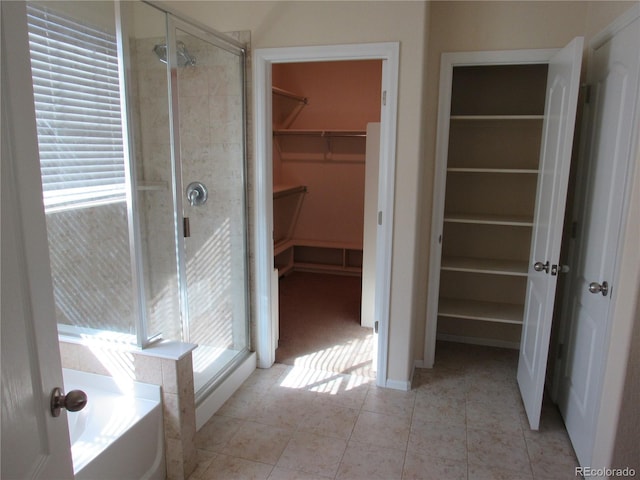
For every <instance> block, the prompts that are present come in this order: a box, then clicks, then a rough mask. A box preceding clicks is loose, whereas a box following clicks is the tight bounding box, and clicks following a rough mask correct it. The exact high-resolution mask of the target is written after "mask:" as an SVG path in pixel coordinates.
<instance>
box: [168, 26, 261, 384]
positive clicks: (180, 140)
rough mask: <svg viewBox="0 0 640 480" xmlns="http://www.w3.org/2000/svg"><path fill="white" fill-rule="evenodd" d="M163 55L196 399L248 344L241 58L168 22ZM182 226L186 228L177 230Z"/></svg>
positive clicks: (186, 324)
mask: <svg viewBox="0 0 640 480" xmlns="http://www.w3.org/2000/svg"><path fill="white" fill-rule="evenodd" d="M168 43H169V45H168V55H169V58H170V65H171V78H172V84H171V90H172V104H173V107H174V112H175V113H176V114H177V120H178V124H177V125H174V130H173V133H174V146H175V158H176V159H178V161H177V162H176V167H177V170H176V178H177V181H176V184H177V186H178V189H179V190H178V192H176V196H177V197H178V198H179V199H180V201H179V202H178V209H179V211H180V210H181V214H182V216H183V217H184V218H185V219H188V220H185V223H184V225H183V226H184V228H183V238H182V239H180V244H181V247H182V248H181V253H182V255H181V259H180V260H181V262H180V268H181V270H182V271H181V279H182V283H183V300H184V302H183V314H184V318H183V323H184V325H183V328H184V333H183V338H184V339H185V341H187V342H190V343H196V344H198V348H197V349H196V350H195V351H194V353H193V369H194V383H195V389H196V395H198V392H202V391H203V389H204V388H206V387H207V386H208V385H210V384H211V383H212V381H213V380H215V379H216V378H217V377H218V376H219V375H220V373H221V372H224V371H226V369H228V368H229V366H230V365H231V364H232V363H234V362H236V361H238V360H239V359H241V358H244V355H245V354H246V353H247V352H248V345H249V324H248V323H249V322H248V308H247V292H248V290H249V289H248V282H247V259H248V254H247V226H246V198H245V137H244V121H245V117H244V108H245V107H244V102H245V99H244V51H243V50H242V49H241V48H239V47H237V46H236V45H234V44H230V43H227V42H226V41H225V40H224V39H221V38H218V37H216V36H214V35H212V34H209V33H207V32H204V31H202V30H200V29H198V28H196V27H193V26H192V25H189V24H187V23H184V22H181V21H179V20H177V19H173V18H172V20H171V27H170V30H169V42H168ZM186 222H188V223H186Z"/></svg>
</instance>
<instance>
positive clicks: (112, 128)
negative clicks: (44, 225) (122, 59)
mask: <svg viewBox="0 0 640 480" xmlns="http://www.w3.org/2000/svg"><path fill="white" fill-rule="evenodd" d="M27 16H28V29H29V46H30V52H31V71H32V76H33V88H34V97H35V111H36V122H37V132H38V146H39V150H40V169H41V175H42V187H43V194H44V204H45V211H47V212H50V211H55V210H60V209H67V208H80V207H83V206H88V205H96V204H100V203H112V202H115V201H122V200H124V199H125V169H124V153H123V143H122V122H121V117H120V113H121V112H120V90H119V77H118V58H117V44H116V37H115V35H113V34H112V33H109V32H106V31H103V30H101V29H99V28H96V27H93V26H91V25H86V24H83V23H80V22H78V21H77V20H74V19H72V18H70V17H68V16H66V15H63V14H60V13H57V12H55V11H52V10H51V9H48V8H46V7H43V6H41V5H37V4H35V3H31V2H29V3H27Z"/></svg>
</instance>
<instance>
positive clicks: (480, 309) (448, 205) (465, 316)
mask: <svg viewBox="0 0 640 480" xmlns="http://www.w3.org/2000/svg"><path fill="white" fill-rule="evenodd" d="M547 68H548V66H547V64H544V63H542V64H516V65H472V66H455V67H454V68H453V76H452V81H451V105H450V115H449V118H448V122H449V123H448V134H449V136H448V154H447V164H446V185H445V204H444V218H443V220H444V222H443V228H442V237H441V238H440V239H439V240H440V241H441V242H442V256H441V265H440V291H439V298H438V330H437V333H438V338H441V339H444V340H454V341H465V342H470V343H480V344H488V345H495V346H504V347H514V348H517V347H518V345H519V342H520V335H521V327H522V322H523V312H524V303H525V296H526V288H527V271H528V261H529V253H530V247H531V234H532V226H533V216H534V210H535V203H536V185H537V179H538V175H539V171H538V162H539V155H540V143H541V137H542V125H543V119H544V107H545V90H546V81H547Z"/></svg>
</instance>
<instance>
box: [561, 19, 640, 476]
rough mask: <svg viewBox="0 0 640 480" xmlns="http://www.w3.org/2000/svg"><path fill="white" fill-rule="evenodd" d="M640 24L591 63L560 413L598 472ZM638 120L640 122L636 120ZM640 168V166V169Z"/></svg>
mask: <svg viewBox="0 0 640 480" xmlns="http://www.w3.org/2000/svg"><path fill="white" fill-rule="evenodd" d="M638 45H640V18H636V19H635V21H633V22H632V23H630V24H627V26H626V27H624V28H623V29H621V30H620V31H618V32H617V33H616V34H615V35H613V36H612V37H611V38H609V39H608V40H607V41H605V42H603V43H602V44H601V45H599V46H598V47H597V48H595V49H594V50H593V54H592V57H591V60H590V63H589V71H588V81H589V85H590V90H591V93H590V102H589V104H588V109H589V112H588V115H589V119H588V130H587V133H586V138H587V141H588V142H589V143H588V144H586V149H585V173H584V175H583V176H582V182H581V183H582V185H583V186H584V196H583V198H582V200H581V201H580V202H579V203H578V205H581V207H580V213H581V216H580V217H579V218H578V231H577V239H576V246H575V251H576V255H575V257H574V258H575V259H574V266H573V268H572V277H571V288H570V291H569V299H568V302H567V303H566V305H567V308H566V310H565V315H566V316H567V318H568V319H569V327H568V331H567V335H566V338H565V340H564V342H565V349H566V355H565V358H564V360H563V363H562V366H561V372H562V373H561V377H560V390H559V401H558V404H559V407H560V410H561V412H562V415H563V417H564V420H565V425H566V427H567V432H568V433H569V436H570V438H571V441H572V443H573V447H574V449H575V451H576V454H577V456H578V460H579V462H580V464H581V465H584V466H589V465H592V463H591V459H592V454H593V446H594V443H593V442H594V434H595V429H596V421H597V418H598V408H599V399H600V395H601V392H602V377H603V372H604V362H605V358H606V353H607V352H606V350H607V341H608V326H609V320H610V305H611V302H612V297H613V296H614V295H615V293H616V284H615V281H614V280H615V276H614V274H615V269H616V263H617V256H616V255H617V249H618V241H619V235H620V232H621V222H622V214H623V212H624V204H625V183H626V182H625V180H626V178H627V174H628V172H629V167H630V165H631V162H633V158H634V157H633V152H632V140H633V136H634V134H635V135H637V131H638V125H637V123H636V124H635V126H634V116H635V115H637V112H636V111H635V109H636V108H637V107H636V106H637V105H638V94H639V93H638V85H639V78H638V75H639V71H640V55H639V54H638ZM636 118H637V117H636ZM636 168H637V167H636Z"/></svg>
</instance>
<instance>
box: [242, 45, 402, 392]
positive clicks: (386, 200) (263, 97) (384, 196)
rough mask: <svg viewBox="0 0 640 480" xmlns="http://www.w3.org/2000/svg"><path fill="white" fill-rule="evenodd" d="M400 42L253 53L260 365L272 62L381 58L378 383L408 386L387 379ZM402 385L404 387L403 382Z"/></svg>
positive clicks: (267, 357)
mask: <svg viewBox="0 0 640 480" xmlns="http://www.w3.org/2000/svg"><path fill="white" fill-rule="evenodd" d="M399 54H400V45H399V43H397V42H387V43H370V44H352V45H331V46H315V47H283V48H263V49H256V50H254V52H253V64H252V67H253V84H254V112H255V125H254V141H255V156H256V159H255V162H256V167H255V173H254V185H255V188H254V203H255V205H256V208H255V214H254V232H255V234H254V252H255V265H256V267H255V268H256V275H255V296H254V298H255V300H254V301H255V305H254V308H255V311H256V338H257V342H256V351H257V353H258V367H259V368H269V367H270V366H271V365H272V364H273V362H274V360H275V351H274V349H273V341H272V339H273V331H274V329H275V325H274V322H277V318H272V315H271V311H272V309H271V288H270V284H271V272H272V270H273V164H272V163H273V162H272V159H271V152H272V137H271V131H272V128H271V122H272V119H271V108H272V105H271V87H272V82H271V66H272V64H274V63H291V62H310V61H340V60H382V90H383V91H384V92H386V96H385V99H386V103H385V104H384V105H382V107H381V118H380V124H381V126H380V139H381V140H380V169H379V183H378V212H379V214H380V216H381V218H382V221H381V222H379V224H378V227H377V232H376V285H375V290H376V293H375V317H376V320H377V321H378V322H379V328H378V334H379V335H378V337H379V339H378V362H377V380H376V383H377V384H378V385H379V386H386V387H390V388H400V389H405V388H406V387H407V385H405V383H406V382H394V381H389V379H387V353H388V330H389V311H390V300H391V252H392V241H393V199H394V190H395V152H396V127H397V102H398V75H399ZM399 383H402V385H399Z"/></svg>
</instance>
